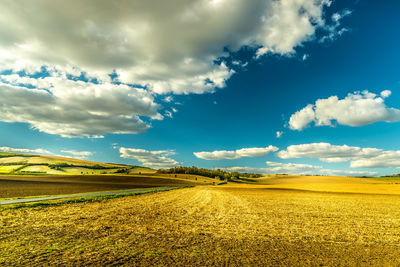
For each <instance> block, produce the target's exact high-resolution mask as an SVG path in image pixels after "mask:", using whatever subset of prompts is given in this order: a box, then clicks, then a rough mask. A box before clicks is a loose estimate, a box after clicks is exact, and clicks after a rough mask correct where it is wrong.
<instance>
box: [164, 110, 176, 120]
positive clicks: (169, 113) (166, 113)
mask: <svg viewBox="0 0 400 267" xmlns="http://www.w3.org/2000/svg"><path fill="white" fill-rule="evenodd" d="M164 115H165V116H167V117H168V118H171V119H172V117H173V116H174V115H173V114H172V112H171V111H169V110H166V111H165V114H164Z"/></svg>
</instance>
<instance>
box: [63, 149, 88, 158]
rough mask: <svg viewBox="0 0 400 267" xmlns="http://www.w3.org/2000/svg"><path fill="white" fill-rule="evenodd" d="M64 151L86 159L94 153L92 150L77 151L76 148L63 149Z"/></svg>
mask: <svg viewBox="0 0 400 267" xmlns="http://www.w3.org/2000/svg"><path fill="white" fill-rule="evenodd" d="M61 152H62V153H67V154H70V155H72V156H74V157H75V158H78V159H86V158H87V157H89V156H91V155H93V152H90V151H75V150H61Z"/></svg>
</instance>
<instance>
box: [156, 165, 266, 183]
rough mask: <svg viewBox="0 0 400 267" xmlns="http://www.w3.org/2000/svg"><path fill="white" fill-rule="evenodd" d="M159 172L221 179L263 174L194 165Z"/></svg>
mask: <svg viewBox="0 0 400 267" xmlns="http://www.w3.org/2000/svg"><path fill="white" fill-rule="evenodd" d="M158 173H168V174H193V175H200V176H205V177H209V178H215V179H220V180H232V179H237V178H258V177H261V176H262V175H260V174H253V173H239V172H228V171H224V170H221V169H216V170H209V169H204V168H197V167H195V166H192V167H182V166H180V167H174V168H170V169H161V170H158Z"/></svg>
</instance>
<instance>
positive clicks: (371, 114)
mask: <svg viewBox="0 0 400 267" xmlns="http://www.w3.org/2000/svg"><path fill="white" fill-rule="evenodd" d="M390 94H391V91H389V90H385V91H383V92H382V93H381V97H379V96H377V95H376V94H373V93H370V92H368V91H363V92H355V93H353V94H348V95H347V96H346V97H345V98H344V99H339V98H338V97H337V96H331V97H329V98H327V99H318V100H317V101H316V102H315V104H309V105H307V106H306V107H305V108H303V109H301V110H299V111H297V112H296V113H294V114H293V115H292V116H291V117H290V120H289V127H290V129H292V130H299V131H300V130H302V129H304V128H306V127H308V126H309V125H310V124H311V123H312V122H314V123H315V126H332V125H333V122H336V123H338V124H340V125H347V126H353V127H355V126H364V125H368V124H372V123H375V122H380V121H383V122H396V121H400V109H396V108H389V107H387V106H386V105H385V103H384V98H386V97H389V96H390Z"/></svg>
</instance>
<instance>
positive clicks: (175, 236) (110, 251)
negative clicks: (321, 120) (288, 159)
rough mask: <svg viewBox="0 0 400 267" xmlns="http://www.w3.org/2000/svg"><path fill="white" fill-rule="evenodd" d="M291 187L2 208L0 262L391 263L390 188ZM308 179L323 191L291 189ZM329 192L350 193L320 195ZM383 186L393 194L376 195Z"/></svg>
mask: <svg viewBox="0 0 400 267" xmlns="http://www.w3.org/2000/svg"><path fill="white" fill-rule="evenodd" d="M286 178H287V177H286ZM279 179H281V178H279V177H275V181H276V180H279ZM307 179H310V180H307ZM321 179H322V180H321ZM291 181H292V183H287V184H285V183H282V184H280V185H279V184H278V185H277V184H276V183H275V182H274V179H271V180H270V185H266V184H265V183H266V182H265V181H263V179H261V180H260V183H261V184H262V183H264V184H263V185H257V184H251V185H249V184H227V185H224V186H197V187H194V188H188V189H180V190H174V191H168V192H160V193H154V194H148V195H141V196H132V197H125V198H118V199H111V200H102V201H98V202H90V203H79V204H68V205H62V206H57V207H48V208H39V209H20V210H13V209H9V210H2V211H0V265H6V266H15V265H47V264H51V265H71V266H72V265H100V266H102V265H118V264H127V265H150V266H153V265H155V266H162V265H174V266H176V265H178V266H187V265H230V266H243V265H250V266H251V265H254V266H255V265H291V266H293V265H296V266H297V265H329V266H337V265H346V266H356V265H357V266H359V265H374V266H377V265H378V266H379V265H380V266H395V265H399V264H400V209H399V208H398V205H399V203H400V195H399V194H397V192H398V187H399V185H397V184H392V183H386V182H379V181H375V180H367V181H365V180H360V179H356V178H343V177H336V178H335V177H311V178H310V177H299V176H298V177H297V178H296V177H294V180H291ZM307 181H311V182H312V183H310V184H313V185H314V187H318V185H319V186H322V187H323V188H322V189H323V191H325V192H318V191H305V190H300V189H299V188H295V187H299V186H300V187H303V186H304V184H306V183H307ZM293 182H294V183H293ZM274 183H275V184H274ZM356 185H358V187H357V186H356ZM329 186H332V188H333V190H332V191H336V190H338V188H339V187H340V186H341V187H342V190H343V191H354V190H355V189H354V188H358V189H357V192H349V193H343V192H329V190H328V189H329ZM347 186H351V188H352V189H350V190H348V189H347ZM375 186H378V189H376V190H372V188H373V187H375ZM379 186H380V187H379ZM386 186H387V187H386ZM280 187H281V188H280ZM389 187H392V188H393V190H394V192H396V193H392V194H385V193H387V192H388V191H389V189H388V188H389ZM307 190H310V188H307ZM317 190H319V189H318V188H317ZM363 190H364V191H365V192H362V191H363ZM371 190H372V191H371ZM380 190H381V191H380Z"/></svg>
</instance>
